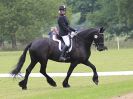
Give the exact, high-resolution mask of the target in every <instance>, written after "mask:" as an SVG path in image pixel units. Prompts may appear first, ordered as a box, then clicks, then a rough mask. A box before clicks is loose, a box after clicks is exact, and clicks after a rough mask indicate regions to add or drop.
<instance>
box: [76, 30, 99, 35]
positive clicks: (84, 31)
mask: <svg viewBox="0 0 133 99" xmlns="http://www.w3.org/2000/svg"><path fill="white" fill-rule="evenodd" d="M95 32H97V28H89V29H84V30H82V31H80V32H79V33H78V34H77V35H78V36H80V37H86V36H87V37H88V36H89V35H91V34H92V33H95Z"/></svg>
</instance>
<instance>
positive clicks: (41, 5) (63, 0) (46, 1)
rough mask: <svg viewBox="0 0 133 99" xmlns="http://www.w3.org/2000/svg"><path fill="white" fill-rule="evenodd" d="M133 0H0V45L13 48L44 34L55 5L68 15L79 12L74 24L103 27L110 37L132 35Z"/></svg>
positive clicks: (51, 21) (52, 21) (54, 16)
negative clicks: (7, 44)
mask: <svg viewBox="0 0 133 99" xmlns="http://www.w3.org/2000/svg"><path fill="white" fill-rule="evenodd" d="M132 3H133V0H0V46H3V45H4V42H8V43H10V44H12V48H16V44H17V42H19V43H22V44H26V43H28V42H31V41H32V40H34V39H36V38H40V37H42V35H44V34H47V32H48V31H49V30H50V27H51V26H53V25H56V24H57V22H56V20H57V16H58V7H59V5H62V4H65V5H67V8H68V11H67V13H68V15H69V18H70V20H73V19H71V18H72V17H71V15H74V14H76V13H80V18H79V20H78V22H77V23H76V24H75V25H82V26H85V27H99V26H104V27H105V28H106V31H107V32H108V33H109V35H110V37H111V36H113V35H116V36H119V35H124V36H127V38H133V13H132V10H133V5H132Z"/></svg>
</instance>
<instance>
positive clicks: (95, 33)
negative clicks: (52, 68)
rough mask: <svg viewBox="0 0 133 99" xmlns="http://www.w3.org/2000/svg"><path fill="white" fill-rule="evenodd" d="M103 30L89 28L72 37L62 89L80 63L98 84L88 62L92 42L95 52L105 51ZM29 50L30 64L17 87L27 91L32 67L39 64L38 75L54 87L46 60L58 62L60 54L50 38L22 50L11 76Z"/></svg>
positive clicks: (96, 76) (17, 70) (14, 73)
mask: <svg viewBox="0 0 133 99" xmlns="http://www.w3.org/2000/svg"><path fill="white" fill-rule="evenodd" d="M103 32H104V28H103V27H102V28H90V29H86V30H84V31H81V32H80V33H78V34H77V35H76V36H75V37H73V39H72V41H73V48H72V51H71V52H70V53H69V57H70V59H69V60H67V61H65V62H70V63H71V64H70V67H69V69H68V72H67V76H66V78H65V79H64V81H63V87H70V85H69V84H68V80H69V77H70V75H71V73H72V71H73V70H74V68H75V67H76V66H77V65H78V64H80V63H82V64H85V65H86V66H88V67H90V68H91V69H92V70H93V73H94V75H93V78H92V79H93V82H94V83H95V84H98V74H97V71H96V67H95V66H94V65H93V64H92V63H91V62H90V61H89V60H88V59H89V57H90V55H91V50H90V49H91V45H92V43H93V41H94V43H95V45H96V47H97V50H98V51H103V50H105V49H107V47H106V46H104V34H103ZM28 50H29V53H30V58H31V63H30V65H29V66H28V68H27V69H26V74H25V77H24V80H22V81H21V82H19V86H20V87H22V89H27V81H28V77H29V74H30V73H31V71H32V69H33V68H34V66H35V65H36V64H37V63H38V62H39V63H40V64H41V67H40V73H42V74H43V75H44V76H45V77H46V79H47V82H48V83H49V84H50V85H51V86H54V87H55V86H56V82H55V81H54V80H53V79H52V78H51V77H50V76H49V75H48V74H47V73H46V67H47V61H48V59H50V60H54V61H58V62H59V57H60V54H61V52H60V51H59V49H58V43H57V42H55V41H53V40H52V39H50V38H43V39H39V40H35V41H33V42H32V43H30V44H29V45H27V47H26V48H25V49H24V52H23V54H22V55H21V57H20V59H19V61H18V63H17V66H16V68H15V69H13V70H12V72H11V74H12V75H15V76H16V75H17V74H18V73H19V72H20V71H21V68H22V66H23V64H24V62H25V58H26V53H27V51H28Z"/></svg>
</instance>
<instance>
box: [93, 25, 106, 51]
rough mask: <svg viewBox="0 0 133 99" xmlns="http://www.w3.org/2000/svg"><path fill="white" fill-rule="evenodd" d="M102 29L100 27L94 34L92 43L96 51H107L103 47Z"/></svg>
mask: <svg viewBox="0 0 133 99" xmlns="http://www.w3.org/2000/svg"><path fill="white" fill-rule="evenodd" d="M104 30H105V29H104V28H103V27H101V28H100V29H99V30H98V32H96V33H94V43H95V45H96V47H97V50H98V51H103V50H107V47H106V46H104Z"/></svg>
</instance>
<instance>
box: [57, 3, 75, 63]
mask: <svg viewBox="0 0 133 99" xmlns="http://www.w3.org/2000/svg"><path fill="white" fill-rule="evenodd" d="M65 14H66V7H65V5H61V6H60V7H59V17H58V26H59V35H60V36H61V37H62V39H63V41H64V43H65V46H64V48H63V51H62V53H61V55H60V59H59V60H60V61H65V60H66V57H65V53H66V51H67V50H68V49H69V47H70V37H69V33H71V32H72V31H73V32H75V29H73V28H71V27H70V26H69V22H68V19H67V17H66V15H65Z"/></svg>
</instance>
